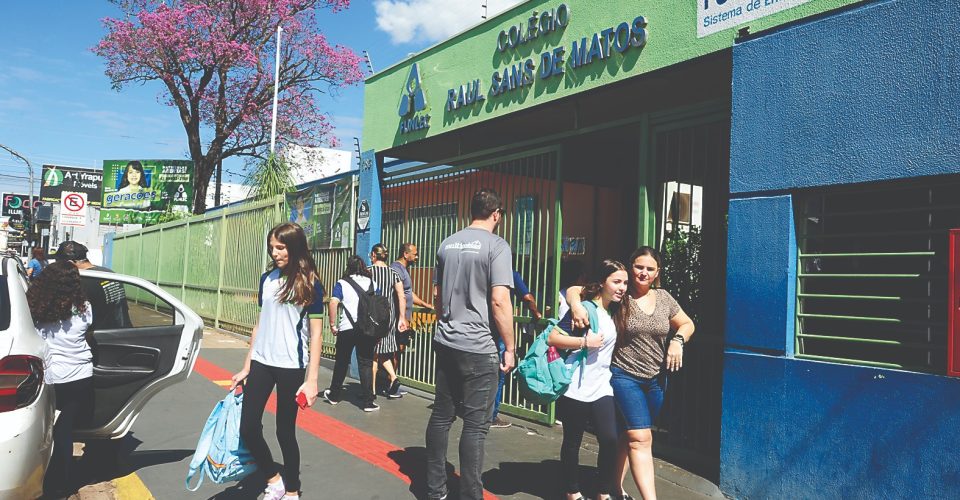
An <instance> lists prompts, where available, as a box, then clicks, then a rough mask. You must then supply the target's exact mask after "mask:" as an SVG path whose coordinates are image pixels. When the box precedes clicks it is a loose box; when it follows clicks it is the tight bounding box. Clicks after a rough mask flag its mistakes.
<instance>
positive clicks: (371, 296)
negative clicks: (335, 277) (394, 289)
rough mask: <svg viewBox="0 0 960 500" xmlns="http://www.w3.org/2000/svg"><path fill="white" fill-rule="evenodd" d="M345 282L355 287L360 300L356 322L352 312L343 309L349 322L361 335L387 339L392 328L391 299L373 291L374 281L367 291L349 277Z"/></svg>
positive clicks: (371, 281)
mask: <svg viewBox="0 0 960 500" xmlns="http://www.w3.org/2000/svg"><path fill="white" fill-rule="evenodd" d="M344 281H346V282H347V283H348V284H350V286H351V287H353V290H354V291H355V292H357V298H358V301H357V318H356V320H354V318H353V317H352V316H351V315H350V311H349V310H347V308H346V307H344V308H343V312H344V313H346V315H347V320H348V321H350V324H351V325H353V328H354V329H355V330H360V333H362V334H364V335H367V336H370V337H373V338H376V339H382V338H383V337H386V336H387V334H389V333H390V326H391V325H390V299H388V298H387V297H384V296H381V295H377V293H376V291H375V290H374V289H373V280H370V288H369V289H367V290H364V289H362V288H360V285H358V284H357V282H356V281H353V278H350V277H349V276H348V277H346V278H344Z"/></svg>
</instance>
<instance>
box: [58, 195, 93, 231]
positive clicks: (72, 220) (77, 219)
mask: <svg viewBox="0 0 960 500" xmlns="http://www.w3.org/2000/svg"><path fill="white" fill-rule="evenodd" d="M60 225H63V226H76V227H84V226H86V225H87V193H70V192H67V191H64V192H62V193H60Z"/></svg>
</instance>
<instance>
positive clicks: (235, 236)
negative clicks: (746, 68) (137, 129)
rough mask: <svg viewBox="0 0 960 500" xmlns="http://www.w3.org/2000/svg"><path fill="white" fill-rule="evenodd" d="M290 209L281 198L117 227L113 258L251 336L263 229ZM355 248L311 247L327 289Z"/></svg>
mask: <svg viewBox="0 0 960 500" xmlns="http://www.w3.org/2000/svg"><path fill="white" fill-rule="evenodd" d="M285 214H286V212H285V209H284V204H283V198H282V197H277V198H276V199H274V200H267V201H263V202H256V203H248V204H243V205H239V206H237V207H231V208H227V209H224V210H218V211H216V212H212V213H209V214H206V215H202V216H198V217H191V218H189V219H184V220H180V221H176V222H170V223H167V224H162V225H158V226H151V227H148V228H144V229H140V230H137V231H131V232H125V233H120V234H118V235H117V236H116V237H115V238H114V247H113V248H114V249H113V261H112V263H111V264H112V266H113V268H114V270H115V271H117V272H119V273H123V274H129V275H132V276H139V277H141V278H144V279H146V280H149V281H151V282H153V283H156V284H157V285H158V286H160V287H161V288H163V289H164V290H166V291H167V292H169V293H170V294H171V295H173V296H174V297H177V298H179V299H180V300H181V301H183V302H184V303H185V304H186V305H188V306H189V307H190V308H191V309H193V310H194V311H196V312H197V313H198V314H199V315H200V316H201V317H203V318H204V320H205V321H206V322H207V324H208V325H210V326H213V327H216V328H223V329H226V330H230V331H235V332H240V333H247V334H249V332H250V330H251V329H252V328H253V325H254V324H255V323H256V321H257V314H258V313H259V308H258V306H257V285H258V278H259V277H260V275H261V274H262V273H263V271H264V270H265V269H266V267H267V264H268V261H269V258H270V257H269V255H268V253H267V248H266V243H265V241H266V235H267V232H268V231H269V230H270V228H272V227H273V226H274V225H276V224H277V223H279V222H282V221H283V220H285ZM352 253H353V249H352V248H344V249H331V250H314V251H313V257H314V259H315V260H316V262H317V270H318V272H319V273H320V279H321V281H322V282H323V283H324V285H325V286H327V288H332V284H333V282H335V281H336V279H337V278H338V277H339V276H340V274H341V273H342V271H343V269H344V267H345V265H346V259H347V257H348V256H350V255H351V254H352ZM131 299H133V300H136V301H138V302H149V301H150V300H152V299H150V298H148V297H142V296H133V297H131ZM323 324H324V345H323V352H324V355H326V356H330V357H332V356H333V354H334V338H333V336H332V335H331V334H330V332H329V326H328V324H327V322H326V321H324V322H323Z"/></svg>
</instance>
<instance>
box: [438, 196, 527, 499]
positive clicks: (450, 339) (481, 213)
mask: <svg viewBox="0 0 960 500" xmlns="http://www.w3.org/2000/svg"><path fill="white" fill-rule="evenodd" d="M470 215H471V218H472V222H471V224H470V226H468V227H466V228H464V229H462V230H460V231H458V232H457V233H454V234H453V235H452V236H450V237H449V238H447V239H445V240H443V242H442V243H441V244H440V248H439V249H438V250H437V267H436V269H435V271H434V281H435V283H434V306H435V307H436V310H437V332H436V334H435V335H434V338H433V340H434V351H435V352H436V356H437V362H436V377H435V384H436V398H435V400H434V404H433V413H431V415H430V422H429V423H428V424H427V435H426V441H427V443H426V444H427V498H431V499H439V498H444V497H446V496H447V493H448V491H447V484H446V483H447V471H446V465H447V440H448V437H449V434H450V426H451V425H452V424H453V421H454V420H455V419H456V414H457V412H456V408H457V406H460V408H461V410H462V418H463V432H462V433H461V435H460V477H461V479H460V498H463V499H480V498H482V497H483V482H482V481H481V479H480V474H481V472H482V470H481V469H482V465H483V442H484V440H485V438H486V435H487V431H488V430H489V429H490V416H491V415H492V414H493V401H494V398H495V397H496V394H497V380H498V372H497V369H498V367H499V369H500V370H501V371H503V372H504V373H506V372H509V371H510V370H511V369H513V367H514V365H515V364H516V360H515V359H514V357H515V356H516V353H515V348H514V339H513V304H512V302H511V299H510V288H511V287H512V286H513V268H512V266H511V257H510V245H509V244H508V243H507V242H506V241H504V240H503V238H500V237H499V236H497V235H495V234H493V232H494V231H495V230H496V228H497V225H499V224H500V221H501V219H502V218H503V201H502V200H501V198H500V195H498V194H497V193H496V192H495V191H493V190H492V189H482V190H480V191H478V192H477V193H476V194H475V195H473V199H472V200H471V202H470ZM494 335H499V336H500V338H501V339H502V340H503V343H504V344H505V346H506V349H505V352H504V353H503V359H500V355H499V354H498V353H497V346H496V344H495V343H494V340H493V336H494Z"/></svg>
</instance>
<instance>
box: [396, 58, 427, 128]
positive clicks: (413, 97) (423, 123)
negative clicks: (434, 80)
mask: <svg viewBox="0 0 960 500" xmlns="http://www.w3.org/2000/svg"><path fill="white" fill-rule="evenodd" d="M426 110H427V98H426V96H425V95H424V93H423V81H422V80H421V79H420V66H419V65H418V64H417V63H413V66H411V67H410V74H409V75H408V76H407V80H406V83H405V84H404V86H403V93H402V94H401V95H400V109H399V110H398V112H397V114H399V115H400V133H401V134H406V133H409V132H413V131H416V130H426V129H427V128H429V127H430V115H429V114H428V113H427V112H426Z"/></svg>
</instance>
